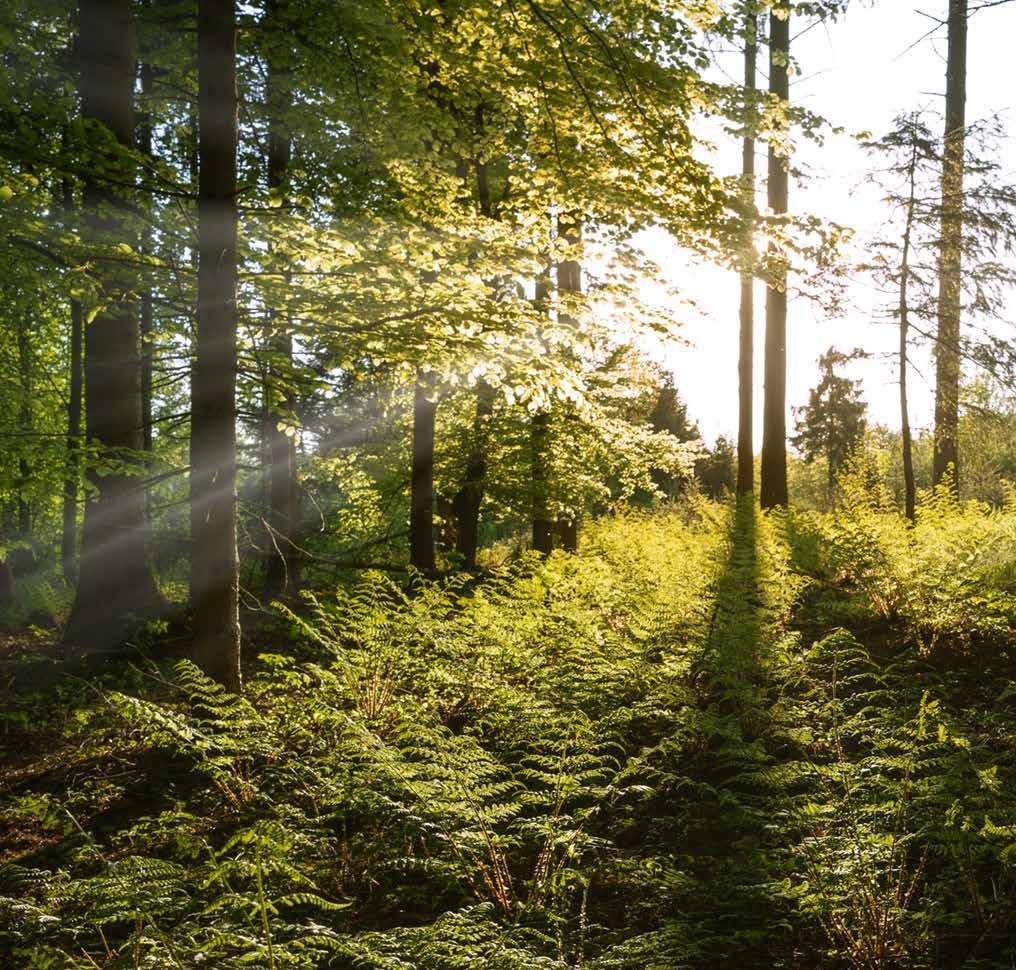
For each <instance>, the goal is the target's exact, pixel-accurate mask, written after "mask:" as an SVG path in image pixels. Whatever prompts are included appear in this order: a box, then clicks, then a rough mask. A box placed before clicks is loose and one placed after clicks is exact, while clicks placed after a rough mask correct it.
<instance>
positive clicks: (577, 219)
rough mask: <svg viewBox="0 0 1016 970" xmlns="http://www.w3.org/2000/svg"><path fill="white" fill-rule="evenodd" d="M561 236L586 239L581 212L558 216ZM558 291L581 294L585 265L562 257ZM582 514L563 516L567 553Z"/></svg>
mask: <svg viewBox="0 0 1016 970" xmlns="http://www.w3.org/2000/svg"><path fill="white" fill-rule="evenodd" d="M557 235H558V238H559V239H561V240H562V241H563V242H564V243H565V245H567V246H569V247H573V246H578V245H579V243H580V242H581V241H582V217H581V215H579V214H578V213H577V212H563V213H560V214H559V215H558V217H557ZM557 292H558V298H559V299H560V298H565V297H567V296H568V295H569V294H571V295H577V294H579V293H581V292H582V266H581V265H580V263H579V261H578V260H577V259H562V260H559V261H558V264H557ZM563 316H564V319H563V321H562V322H564V323H567V324H568V325H570V326H571V327H572V328H575V329H577V327H578V321H577V320H575V319H574V318H573V317H572V316H570V315H569V314H568V313H567V312H565V313H564V314H563ZM564 419H565V421H575V420H577V416H576V414H575V411H574V409H573V408H570V407H566V409H565V415H564ZM579 516H580V510H575V512H574V513H573V514H572V515H570V516H568V517H567V518H563V519H559V520H558V522H557V528H556V529H555V531H556V532H557V534H558V536H559V537H560V540H561V548H562V549H563V550H564V551H565V552H569V553H576V552H578V549H579Z"/></svg>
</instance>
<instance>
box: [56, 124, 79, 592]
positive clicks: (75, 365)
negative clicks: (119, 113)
mask: <svg viewBox="0 0 1016 970" xmlns="http://www.w3.org/2000/svg"><path fill="white" fill-rule="evenodd" d="M63 146H64V150H65V151H66V150H67V131H66V128H65V129H64V137H63ZM61 188H62V192H61V195H62V199H61V205H62V208H63V212H64V221H65V223H67V224H68V225H69V224H70V222H71V217H72V214H73V212H74V189H73V186H72V183H71V180H70V178H69V177H68V176H66V175H65V176H64V177H63V184H62V186H61ZM70 310H71V318H70V341H69V343H70V360H69V367H70V375H69V381H68V384H69V388H68V390H69V394H68V396H67V456H66V466H65V467H66V471H65V478H64V487H63V510H62V527H61V532H60V562H61V566H62V569H63V577H64V581H65V582H66V583H67V584H68V585H70V586H73V585H74V583H76V582H77V578H78V561H77V554H78V474H79V472H78V469H79V467H80V461H81V440H80V435H81V395H82V390H83V388H82V382H81V345H82V339H83V329H82V321H83V317H82V313H81V303H80V302H79V301H78V300H75V299H74V298H73V297H71V301H70Z"/></svg>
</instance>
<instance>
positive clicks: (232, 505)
mask: <svg viewBox="0 0 1016 970" xmlns="http://www.w3.org/2000/svg"><path fill="white" fill-rule="evenodd" d="M198 87H199V92H198V116H199V134H198V156H199V175H198V262H199V267H198V320H197V341H196V345H197V346H196V356H195V360H194V369H193V378H192V386H191V399H192V405H191V407H192V418H191V453H192V456H193V464H192V467H191V501H192V502H193V503H194V509H193V512H192V521H194V522H195V523H196V525H197V529H196V533H195V535H194V536H192V543H191V577H192V578H191V582H192V586H193V588H194V590H195V592H196V594H197V595H196V598H195V601H194V603H193V604H192V605H193V609H194V637H195V640H194V648H193V650H194V659H195V661H196V663H197V664H198V665H199V666H200V667H201V668H202V670H204V671H205V672H206V673H207V674H209V675H210V676H211V677H214V678H215V679H216V680H218V681H219V682H220V683H222V684H224V685H225V686H226V687H227V688H228V689H230V690H233V691H238V690H239V689H240V620H239V575H238V564H237V550H236V399H235V389H236V330H237V307H236V285H237V283H236V279H237V265H236V261H237V254H236V232H237V208H236V188H237V186H236V149H237V117H236V112H237V100H236V24H235V9H234V0H199V4H198Z"/></svg>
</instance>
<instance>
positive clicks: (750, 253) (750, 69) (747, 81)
mask: <svg viewBox="0 0 1016 970" xmlns="http://www.w3.org/2000/svg"><path fill="white" fill-rule="evenodd" d="M757 57H758V14H757V12H756V11H755V10H754V9H753V8H751V9H749V10H748V12H747V13H746V14H745V18H744V98H745V120H744V139H743V141H742V146H741V178H742V180H743V182H744V185H743V192H744V198H745V216H744V221H745V225H744V252H743V255H742V259H743V260H744V261H745V265H744V266H743V267H742V269H741V274H740V276H741V302H740V311H739V315H738V317H739V337H738V361H737V494H738V495H744V494H746V493H748V492H753V491H754V490H755V446H754V443H753V437H754V434H753V432H754V428H753V421H754V416H753V404H754V394H755V385H754V368H755V359H754V358H755V267H754V259H753V257H754V255H755V241H754V234H755V220H754V209H755V135H754V127H753V125H754V114H755V111H756V107H755V104H754V95H755V76H756V71H757V69H756V61H757Z"/></svg>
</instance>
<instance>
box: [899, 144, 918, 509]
mask: <svg viewBox="0 0 1016 970" xmlns="http://www.w3.org/2000/svg"><path fill="white" fill-rule="evenodd" d="M907 174H908V176H909V180H910V197H909V199H908V201H907V217H906V224H905V226H904V229H903V251H902V252H901V253H900V305H899V315H900V349H899V364H900V435H901V437H902V439H903V505H904V509H905V511H906V516H907V518H908V519H909V520H910V521H911V522H913V521H914V518H915V516H916V514H917V488H916V485H915V484H914V448H913V440H912V437H911V434H910V408H909V405H908V403H907V345H908V337H909V334H908V331H909V329H910V316H909V314H910V306H909V300H908V292H907V290H908V284H909V282H910V244H911V237H912V235H913V228H914V216H915V214H916V213H915V208H916V205H917V145H916V144H915V145H914V148H913V152H912V154H911V157H910V167H909V171H908V173H907Z"/></svg>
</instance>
